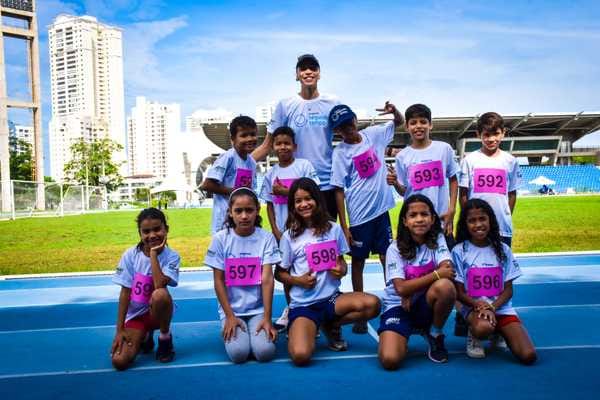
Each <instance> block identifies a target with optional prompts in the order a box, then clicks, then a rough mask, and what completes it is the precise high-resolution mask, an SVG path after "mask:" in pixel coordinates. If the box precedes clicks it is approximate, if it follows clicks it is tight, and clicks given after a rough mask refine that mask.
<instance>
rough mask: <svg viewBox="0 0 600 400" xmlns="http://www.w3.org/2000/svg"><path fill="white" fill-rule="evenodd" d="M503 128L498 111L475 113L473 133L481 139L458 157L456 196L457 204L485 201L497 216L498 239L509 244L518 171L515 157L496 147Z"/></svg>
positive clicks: (511, 233)
mask: <svg viewBox="0 0 600 400" xmlns="http://www.w3.org/2000/svg"><path fill="white" fill-rule="evenodd" d="M505 131H506V129H505V128H504V120H503V119H502V117H501V116H500V115H499V114H498V113H495V112H487V113H485V114H482V115H481V116H480V117H479V120H478V121H477V137H478V138H480V139H481V149H479V150H477V151H474V152H472V153H470V154H469V155H467V156H466V157H465V158H464V159H463V160H462V163H461V165H460V178H459V187H460V191H459V198H460V205H461V207H463V206H464V205H465V204H466V203H467V200H469V199H471V198H479V199H483V200H485V201H487V202H488V203H489V204H490V206H491V207H492V209H493V210H494V214H496V218H497V219H498V224H499V226H500V236H501V238H502V241H503V242H504V243H506V244H507V245H508V246H511V244H512V236H513V227H512V213H513V211H514V208H515V204H516V203H517V188H518V187H519V184H520V181H521V171H520V169H519V163H518V162H517V159H516V158H515V157H513V156H512V155H511V154H509V153H507V152H505V151H503V150H501V149H500V143H501V142H502V139H503V138H504V133H505Z"/></svg>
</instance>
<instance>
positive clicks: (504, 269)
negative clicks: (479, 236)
mask: <svg viewBox="0 0 600 400" xmlns="http://www.w3.org/2000/svg"><path fill="white" fill-rule="evenodd" d="M502 248H503V250H504V254H505V255H506V261H504V262H503V263H501V262H500V260H498V257H496V253H495V252H494V248H493V247H492V246H486V247H478V246H475V245H474V244H473V243H471V242H470V241H468V240H467V241H466V242H463V243H459V244H457V245H456V246H454V248H453V249H452V259H453V261H454V265H455V266H456V281H457V282H460V283H462V284H464V285H465V290H466V291H467V294H468V292H469V279H468V274H469V270H470V269H471V268H494V267H500V268H501V275H502V278H501V282H509V281H512V280H513V279H516V278H518V277H519V276H521V268H520V267H519V263H518V262H517V260H516V259H515V257H514V255H513V253H512V251H511V249H510V247H508V246H507V245H506V244H504V243H502ZM472 282H473V285H474V286H477V285H479V287H482V286H484V285H485V284H487V285H485V286H488V287H489V286H491V285H493V283H492V282H493V280H492V279H490V280H489V281H488V282H485V281H483V279H482V278H479V281H478V282H477V281H476V280H475V278H474V277H473V280H472ZM502 289H504V285H502ZM497 298H498V296H476V297H473V299H475V300H477V299H486V300H488V302H489V303H492V302H493V301H495V300H496V299H497ZM468 311H470V307H467V306H465V310H464V314H465V315H466V314H467V313H468ZM496 314H498V315H516V314H517V312H516V311H515V309H514V308H513V306H512V299H510V300H508V301H507V302H506V303H505V304H504V305H502V307H500V308H498V309H497V310H496Z"/></svg>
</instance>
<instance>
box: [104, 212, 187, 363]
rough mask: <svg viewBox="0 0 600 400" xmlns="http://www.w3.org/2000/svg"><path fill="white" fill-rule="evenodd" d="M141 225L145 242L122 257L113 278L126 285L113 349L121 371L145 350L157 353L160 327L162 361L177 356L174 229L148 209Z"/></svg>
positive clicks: (160, 358)
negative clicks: (170, 239)
mask: <svg viewBox="0 0 600 400" xmlns="http://www.w3.org/2000/svg"><path fill="white" fill-rule="evenodd" d="M137 227H138V233H139V234H140V242H139V243H138V244H137V246H135V247H132V248H130V249H128V250H127V251H126V252H125V253H124V254H123V256H122V257H121V261H120V262H119V266H118V267H117V271H116V272H115V275H114V276H113V282H114V283H116V284H117V285H121V294H120V295H119V308H118V314H117V333H116V334H115V339H114V340H113V344H112V349H111V356H112V364H113V366H114V367H115V368H116V369H118V370H124V369H127V368H128V367H129V366H130V365H131V364H132V363H133V361H134V360H135V357H136V355H137V354H138V352H139V351H140V350H142V351H143V352H144V353H149V352H151V351H152V350H153V349H154V338H153V333H154V330H155V329H160V335H159V337H158V349H157V350H156V358H157V359H158V361H160V362H163V363H165V362H169V361H172V360H173V357H174V356H175V352H174V351H173V339H172V336H171V332H170V325H171V317H172V316H173V299H172V298H171V295H170V294H169V291H168V290H167V286H177V281H178V280H179V265H180V258H179V254H177V253H176V252H175V251H173V250H171V248H170V247H168V246H167V232H168V231H169V226H168V225H167V220H166V218H165V215H164V214H163V213H162V211H160V210H158V209H156V208H147V209H145V210H143V211H142V212H140V214H139V215H138V217H137Z"/></svg>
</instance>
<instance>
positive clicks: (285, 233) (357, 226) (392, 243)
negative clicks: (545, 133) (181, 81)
mask: <svg viewBox="0 0 600 400" xmlns="http://www.w3.org/2000/svg"><path fill="white" fill-rule="evenodd" d="M379 111H381V112H382V114H391V115H392V116H393V119H392V120H390V121H389V122H386V123H384V124H381V125H375V126H370V127H368V128H366V129H363V130H358V127H357V119H356V115H355V114H354V113H353V112H352V110H351V109H350V107H348V106H346V105H341V104H340V105H336V106H335V107H333V108H332V109H331V112H330V113H329V119H328V124H329V127H330V128H331V129H332V131H333V132H334V133H336V134H338V135H339V136H341V138H342V142H341V143H339V144H338V145H337V146H336V147H335V148H334V150H333V155H332V167H331V175H330V178H329V184H330V185H331V186H332V187H333V188H334V190H335V201H336V205H337V214H338V217H339V224H338V223H336V222H335V221H334V220H332V218H331V216H330V214H331V213H330V212H328V207H327V204H326V202H325V200H324V198H323V196H322V193H321V191H320V189H319V185H318V184H319V177H318V176H317V173H316V172H315V168H313V166H312V164H311V162H310V160H305V159H300V158H294V153H295V151H296V139H295V133H294V131H293V130H292V129H291V128H289V127H285V126H281V127H278V128H277V129H275V130H274V132H273V133H272V147H273V151H274V152H275V154H276V155H277V158H278V160H279V163H278V164H277V165H275V166H273V167H272V168H271V169H270V170H269V171H268V172H267V174H266V175H265V179H264V183H263V186H262V188H261V189H260V197H261V198H262V199H263V200H264V201H266V203H267V215H268V218H269V222H270V226H271V230H272V231H271V232H268V231H266V230H264V229H263V228H262V227H261V222H262V221H261V217H260V215H259V214H260V202H259V197H258V196H257V194H256V192H255V190H254V189H255V188H256V184H257V182H256V162H255V160H254V159H253V157H252V152H253V151H254V149H255V148H256V144H257V126H256V123H255V122H254V121H253V120H252V119H251V118H249V117H245V116H240V117H236V118H235V119H234V120H233V121H232V122H231V124H230V134H231V141H232V144H233V147H232V148H231V149H230V150H228V151H227V152H225V153H224V154H223V155H221V156H220V157H219V158H218V159H217V161H216V162H215V164H214V166H213V167H212V168H211V170H210V171H209V173H208V175H207V179H206V180H205V182H204V183H203V188H204V189H205V190H208V191H210V192H212V193H213V195H214V206H213V215H212V235H213V238H212V242H211V244H210V246H209V248H208V250H207V254H206V258H205V264H206V265H207V266H209V267H211V268H212V269H213V276H214V288H215V292H216V295H217V299H218V301H219V309H218V313H219V317H220V320H221V327H222V337H223V340H224V343H225V350H226V352H227V354H228V356H229V358H230V359H231V360H232V361H233V362H235V363H241V362H244V361H246V360H247V359H248V358H249V357H250V355H252V356H253V357H254V358H255V359H256V360H258V361H268V360H271V359H273V358H274V357H275V353H276V350H275V344H274V343H275V341H276V339H277V336H278V329H276V327H275V326H274V324H273V323H272V316H273V315H272V312H273V310H272V303H273V290H274V280H275V279H277V280H278V281H280V282H281V283H282V284H283V285H284V288H285V292H286V299H287V302H288V307H289V308H286V310H285V312H284V315H283V318H280V321H278V322H280V324H279V325H280V326H279V327H280V328H281V327H284V328H285V329H286V331H287V335H288V352H289V355H290V358H291V359H292V361H293V362H294V363H295V364H296V365H306V364H307V363H309V362H310V359H311V357H312V354H313V353H314V350H315V343H316V337H317V336H318V334H319V328H320V329H321V330H322V331H323V333H324V334H325V336H326V337H327V340H328V346H329V348H330V349H331V350H334V351H343V350H345V349H346V348H347V346H348V344H347V342H346V341H345V340H344V339H343V338H342V335H341V325H344V324H353V328H352V330H353V332H355V333H359V334H360V333H366V332H367V330H368V325H367V321H369V320H371V319H373V318H375V317H376V316H378V315H379V314H380V312H382V314H381V318H380V325H379V329H378V331H377V332H378V334H379V349H378V354H379V360H380V362H381V364H382V366H383V367H384V368H385V369H396V368H398V367H399V365H400V364H401V362H402V360H403V358H404V357H405V355H406V353H407V345H408V339H409V337H410V336H411V335H412V334H414V333H419V334H421V335H423V337H424V338H425V339H426V341H427V342H428V345H429V350H428V356H429V358H430V359H431V360H432V361H434V362H438V363H443V362H446V361H447V360H448V352H447V350H446V347H445V343H444V339H445V337H444V334H443V328H444V325H445V323H446V320H447V319H448V317H449V315H450V314H451V312H452V310H453V309H454V308H456V309H457V311H456V312H457V314H458V315H459V316H462V317H463V318H464V320H465V321H466V323H467V325H468V327H469V328H468V340H467V343H468V346H467V354H468V355H469V356H470V357H474V358H478V357H479V358H480V357H484V356H485V352H484V350H483V347H482V346H481V342H480V341H481V340H484V339H487V338H494V340H495V342H499V341H500V340H499V338H502V339H504V340H505V342H506V344H507V345H508V347H509V348H510V350H511V351H512V353H513V354H514V355H515V356H516V358H517V359H518V360H519V361H521V362H522V363H524V364H531V363H533V362H535V360H536V352H535V348H534V346H533V344H532V342H531V340H530V338H529V336H528V334H527V331H526V330H525V328H524V326H523V324H522V323H521V321H520V320H519V318H518V316H517V314H516V312H515V309H514V308H513V307H512V305H511V299H512V295H513V286H512V281H513V280H514V279H516V278H518V277H519V276H520V275H521V271H520V268H519V265H518V263H517V262H516V260H515V259H514V257H513V254H512V252H511V248H510V245H511V237H512V220H511V215H512V211H513V210H514V206H515V202H516V189H517V186H518V181H519V177H520V175H519V174H520V173H519V168H518V164H517V162H516V160H515V158H514V157H512V156H511V155H510V154H508V153H506V152H504V151H502V150H501V149H500V142H501V140H502V138H503V136H504V132H505V128H504V125H503V120H502V117H501V116H500V115H498V114H496V113H485V114H483V115H482V116H481V117H480V118H479V121H478V123H477V134H478V136H479V137H480V138H481V140H482V146H481V149H480V150H478V151H475V152H473V153H470V154H469V155H468V156H467V157H465V158H464V160H463V161H462V163H461V165H460V167H459V166H458V164H457V163H456V161H455V159H454V152H453V150H452V148H451V147H450V146H449V145H448V144H446V143H443V142H438V141H432V140H431V139H430V131H431V129H432V120H431V111H430V110H429V108H428V107H426V106H425V105H422V104H415V105H413V106H410V107H409V108H408V109H407V110H406V112H405V114H404V118H403V116H402V114H401V113H400V112H398V110H397V109H396V107H395V106H394V105H393V104H390V103H386V104H385V105H384V107H383V108H382V109H380V110H379ZM404 121H405V122H404ZM402 123H404V124H405V127H406V130H407V131H408V133H409V134H410V136H411V144H410V146H407V147H406V148H405V149H403V150H402V151H401V152H400V153H399V154H398V155H397V156H396V159H395V167H392V166H386V164H385V160H384V157H385V151H386V147H388V146H389V144H390V143H391V141H392V140H393V136H394V130H395V128H396V127H398V126H399V125H401V124H402ZM392 187H393V188H395V190H397V191H398V193H399V194H400V195H402V196H403V197H404V202H403V204H402V208H401V210H400V215H399V220H398V231H397V235H396V238H395V240H394V239H393V235H392V228H391V222H390V216H389V210H390V209H392V208H394V206H395V203H394V199H393V196H392V190H393V189H392ZM457 200H459V201H460V207H461V213H460V217H459V221H458V225H457V231H456V234H455V235H454V229H453V227H454V216H455V213H456V202H457ZM346 215H347V216H348V221H347V220H346ZM137 224H138V231H139V234H140V238H141V241H140V243H139V244H138V245H137V246H136V247H134V248H131V249H129V250H128V251H127V252H126V253H125V254H124V255H123V257H122V259H121V262H120V264H119V267H118V268H117V273H116V274H115V278H114V281H115V283H117V284H119V285H121V287H122V288H121V295H120V298H119V309H118V318H117V332H116V335H115V339H114V343H113V348H112V360H113V365H114V366H115V367H116V368H117V369H124V368H127V367H128V366H129V365H130V364H131V363H132V362H133V360H134V359H135V356H136V354H137V353H138V352H139V351H144V352H147V351H152V349H153V347H154V342H153V330H155V329H160V335H159V337H158V349H157V352H156V356H157V358H158V359H159V361H161V362H168V361H170V360H172V359H173V355H174V351H173V343H172V336H171V334H170V331H169V327H170V320H171V317H172V314H173V301H172V299H171V296H170V295H169V292H168V290H167V286H169V285H170V286H175V285H177V280H178V272H179V256H178V255H177V253H175V252H174V251H173V250H171V249H170V248H169V247H168V246H167V244H166V243H167V232H168V226H167V224H166V221H165V219H164V215H163V214H162V213H161V212H160V211H158V210H156V209H148V210H144V211H143V212H142V213H141V214H140V215H139V217H138V222H137ZM348 253H349V254H350V256H351V259H352V268H351V270H352V274H351V275H352V285H353V292H350V293H342V292H340V290H339V287H340V283H341V279H342V278H343V277H344V276H345V275H346V273H347V264H346V261H345V259H344V255H345V254H348ZM371 253H375V254H378V255H379V257H380V260H381V263H382V265H383V266H384V280H385V289H384V291H383V295H382V296H381V300H380V298H379V297H377V296H375V295H373V294H368V293H365V292H364V291H363V280H362V275H363V268H364V264H365V260H366V259H367V258H368V257H369V255H370V254H371ZM382 287H383V285H382Z"/></svg>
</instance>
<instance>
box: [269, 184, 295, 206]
mask: <svg viewBox="0 0 600 400" xmlns="http://www.w3.org/2000/svg"><path fill="white" fill-rule="evenodd" d="M295 180H296V178H289V179H280V180H279V182H280V183H281V184H282V185H283V186H285V187H286V188H288V189H289V188H290V187H291V186H292V183H294V181H295ZM273 184H275V181H273ZM287 201H288V198H287V196H281V195H278V194H274V195H273V203H275V204H287Z"/></svg>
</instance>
